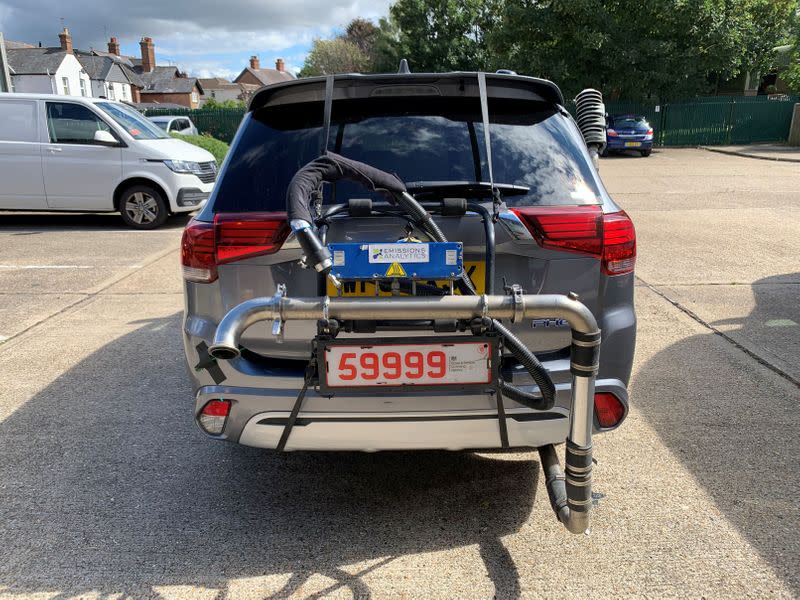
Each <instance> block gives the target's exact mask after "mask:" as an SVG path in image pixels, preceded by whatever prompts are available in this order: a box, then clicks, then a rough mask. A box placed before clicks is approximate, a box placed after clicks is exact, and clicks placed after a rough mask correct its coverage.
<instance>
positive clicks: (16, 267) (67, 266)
mask: <svg viewBox="0 0 800 600" xmlns="http://www.w3.org/2000/svg"><path fill="white" fill-rule="evenodd" d="M91 268H93V267H92V266H91V265H0V269H8V270H11V271H15V270H22V269H91Z"/></svg>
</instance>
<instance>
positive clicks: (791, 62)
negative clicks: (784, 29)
mask: <svg viewBox="0 0 800 600" xmlns="http://www.w3.org/2000/svg"><path fill="white" fill-rule="evenodd" d="M784 42H786V45H787V46H789V52H788V55H787V56H786V57H785V60H786V66H785V68H784V69H783V70H782V71H781V73H780V75H781V79H783V80H784V81H785V82H786V85H788V86H789V89H790V90H792V91H793V92H795V93H798V94H800V9H798V12H796V13H794V14H793V15H792V20H791V23H790V28H789V31H788V33H787V35H786V38H785V39H784Z"/></svg>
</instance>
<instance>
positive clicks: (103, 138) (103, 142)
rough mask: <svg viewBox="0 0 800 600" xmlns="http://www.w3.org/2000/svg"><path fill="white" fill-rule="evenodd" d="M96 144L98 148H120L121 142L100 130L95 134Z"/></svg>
mask: <svg viewBox="0 0 800 600" xmlns="http://www.w3.org/2000/svg"><path fill="white" fill-rule="evenodd" d="M94 143H95V144H97V145H98V146H119V140H117V138H115V137H114V136H113V135H111V133H109V132H108V131H103V130H102V129H98V130H97V131H95V132H94Z"/></svg>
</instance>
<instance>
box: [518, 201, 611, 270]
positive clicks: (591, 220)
mask: <svg viewBox="0 0 800 600" xmlns="http://www.w3.org/2000/svg"><path fill="white" fill-rule="evenodd" d="M511 212H513V213H514V214H515V215H517V216H518V217H519V219H520V220H521V221H522V222H523V223H524V224H525V227H527V228H528V231H530V233H531V235H532V236H533V239H534V240H536V242H537V243H538V244H539V245H540V246H541V247H542V248H550V249H552V250H563V251H566V252H578V253H580V254H589V255H591V256H597V257H598V258H600V256H601V253H602V250H603V238H602V215H603V209H602V208H600V207H599V206H596V205H592V206H541V207H540V206H537V207H525V208H512V209H511Z"/></svg>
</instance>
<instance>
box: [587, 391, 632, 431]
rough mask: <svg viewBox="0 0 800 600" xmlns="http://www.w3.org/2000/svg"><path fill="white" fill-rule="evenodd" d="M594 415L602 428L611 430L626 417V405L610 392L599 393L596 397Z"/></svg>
mask: <svg viewBox="0 0 800 600" xmlns="http://www.w3.org/2000/svg"><path fill="white" fill-rule="evenodd" d="M594 414H595V415H596V416H597V423H598V424H599V425H600V427H601V428H603V429H610V428H612V427H616V426H617V425H619V424H620V422H621V421H622V419H623V418H624V417H625V405H624V404H622V402H621V401H620V399H619V398H617V397H616V396H615V395H614V394H612V393H610V392H597V393H596V394H595V395H594Z"/></svg>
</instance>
